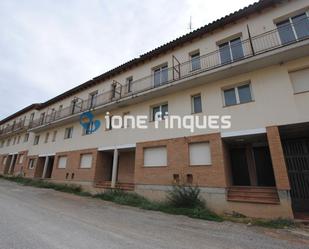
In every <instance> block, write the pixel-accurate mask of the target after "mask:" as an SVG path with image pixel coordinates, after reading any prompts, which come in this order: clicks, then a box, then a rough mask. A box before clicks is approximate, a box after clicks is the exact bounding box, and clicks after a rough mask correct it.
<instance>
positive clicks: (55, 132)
mask: <svg viewBox="0 0 309 249" xmlns="http://www.w3.org/2000/svg"><path fill="white" fill-rule="evenodd" d="M56 137H57V131H54V133H53V139H52V142H55V141H56Z"/></svg>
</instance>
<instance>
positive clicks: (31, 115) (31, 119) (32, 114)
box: [30, 112, 34, 123]
mask: <svg viewBox="0 0 309 249" xmlns="http://www.w3.org/2000/svg"><path fill="white" fill-rule="evenodd" d="M33 119H34V112H33V113H31V114H30V123H31V122H32V121H33Z"/></svg>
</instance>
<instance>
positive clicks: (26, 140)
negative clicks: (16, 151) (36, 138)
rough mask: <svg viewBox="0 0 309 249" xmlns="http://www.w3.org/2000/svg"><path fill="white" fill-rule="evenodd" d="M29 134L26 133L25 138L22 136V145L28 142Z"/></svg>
mask: <svg viewBox="0 0 309 249" xmlns="http://www.w3.org/2000/svg"><path fill="white" fill-rule="evenodd" d="M29 136H30V135H29V133H26V134H25V136H24V143H27V142H28V140H29Z"/></svg>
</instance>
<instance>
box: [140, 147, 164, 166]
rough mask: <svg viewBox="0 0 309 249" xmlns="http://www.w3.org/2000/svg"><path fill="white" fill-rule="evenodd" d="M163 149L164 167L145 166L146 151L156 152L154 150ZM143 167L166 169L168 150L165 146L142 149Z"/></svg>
mask: <svg viewBox="0 0 309 249" xmlns="http://www.w3.org/2000/svg"><path fill="white" fill-rule="evenodd" d="M160 148H162V149H164V153H165V155H164V156H165V164H164V165H154V164H151V165H148V164H145V154H146V151H147V150H156V149H160ZM143 167H144V168H162V167H168V149H167V145H158V146H149V147H144V148H143Z"/></svg>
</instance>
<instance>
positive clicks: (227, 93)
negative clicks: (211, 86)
mask: <svg viewBox="0 0 309 249" xmlns="http://www.w3.org/2000/svg"><path fill="white" fill-rule="evenodd" d="M223 94H224V105H225V106H230V105H236V104H242V103H247V102H251V101H252V94H251V87H250V84H245V85H240V86H237V87H233V88H229V89H225V90H223Z"/></svg>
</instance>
